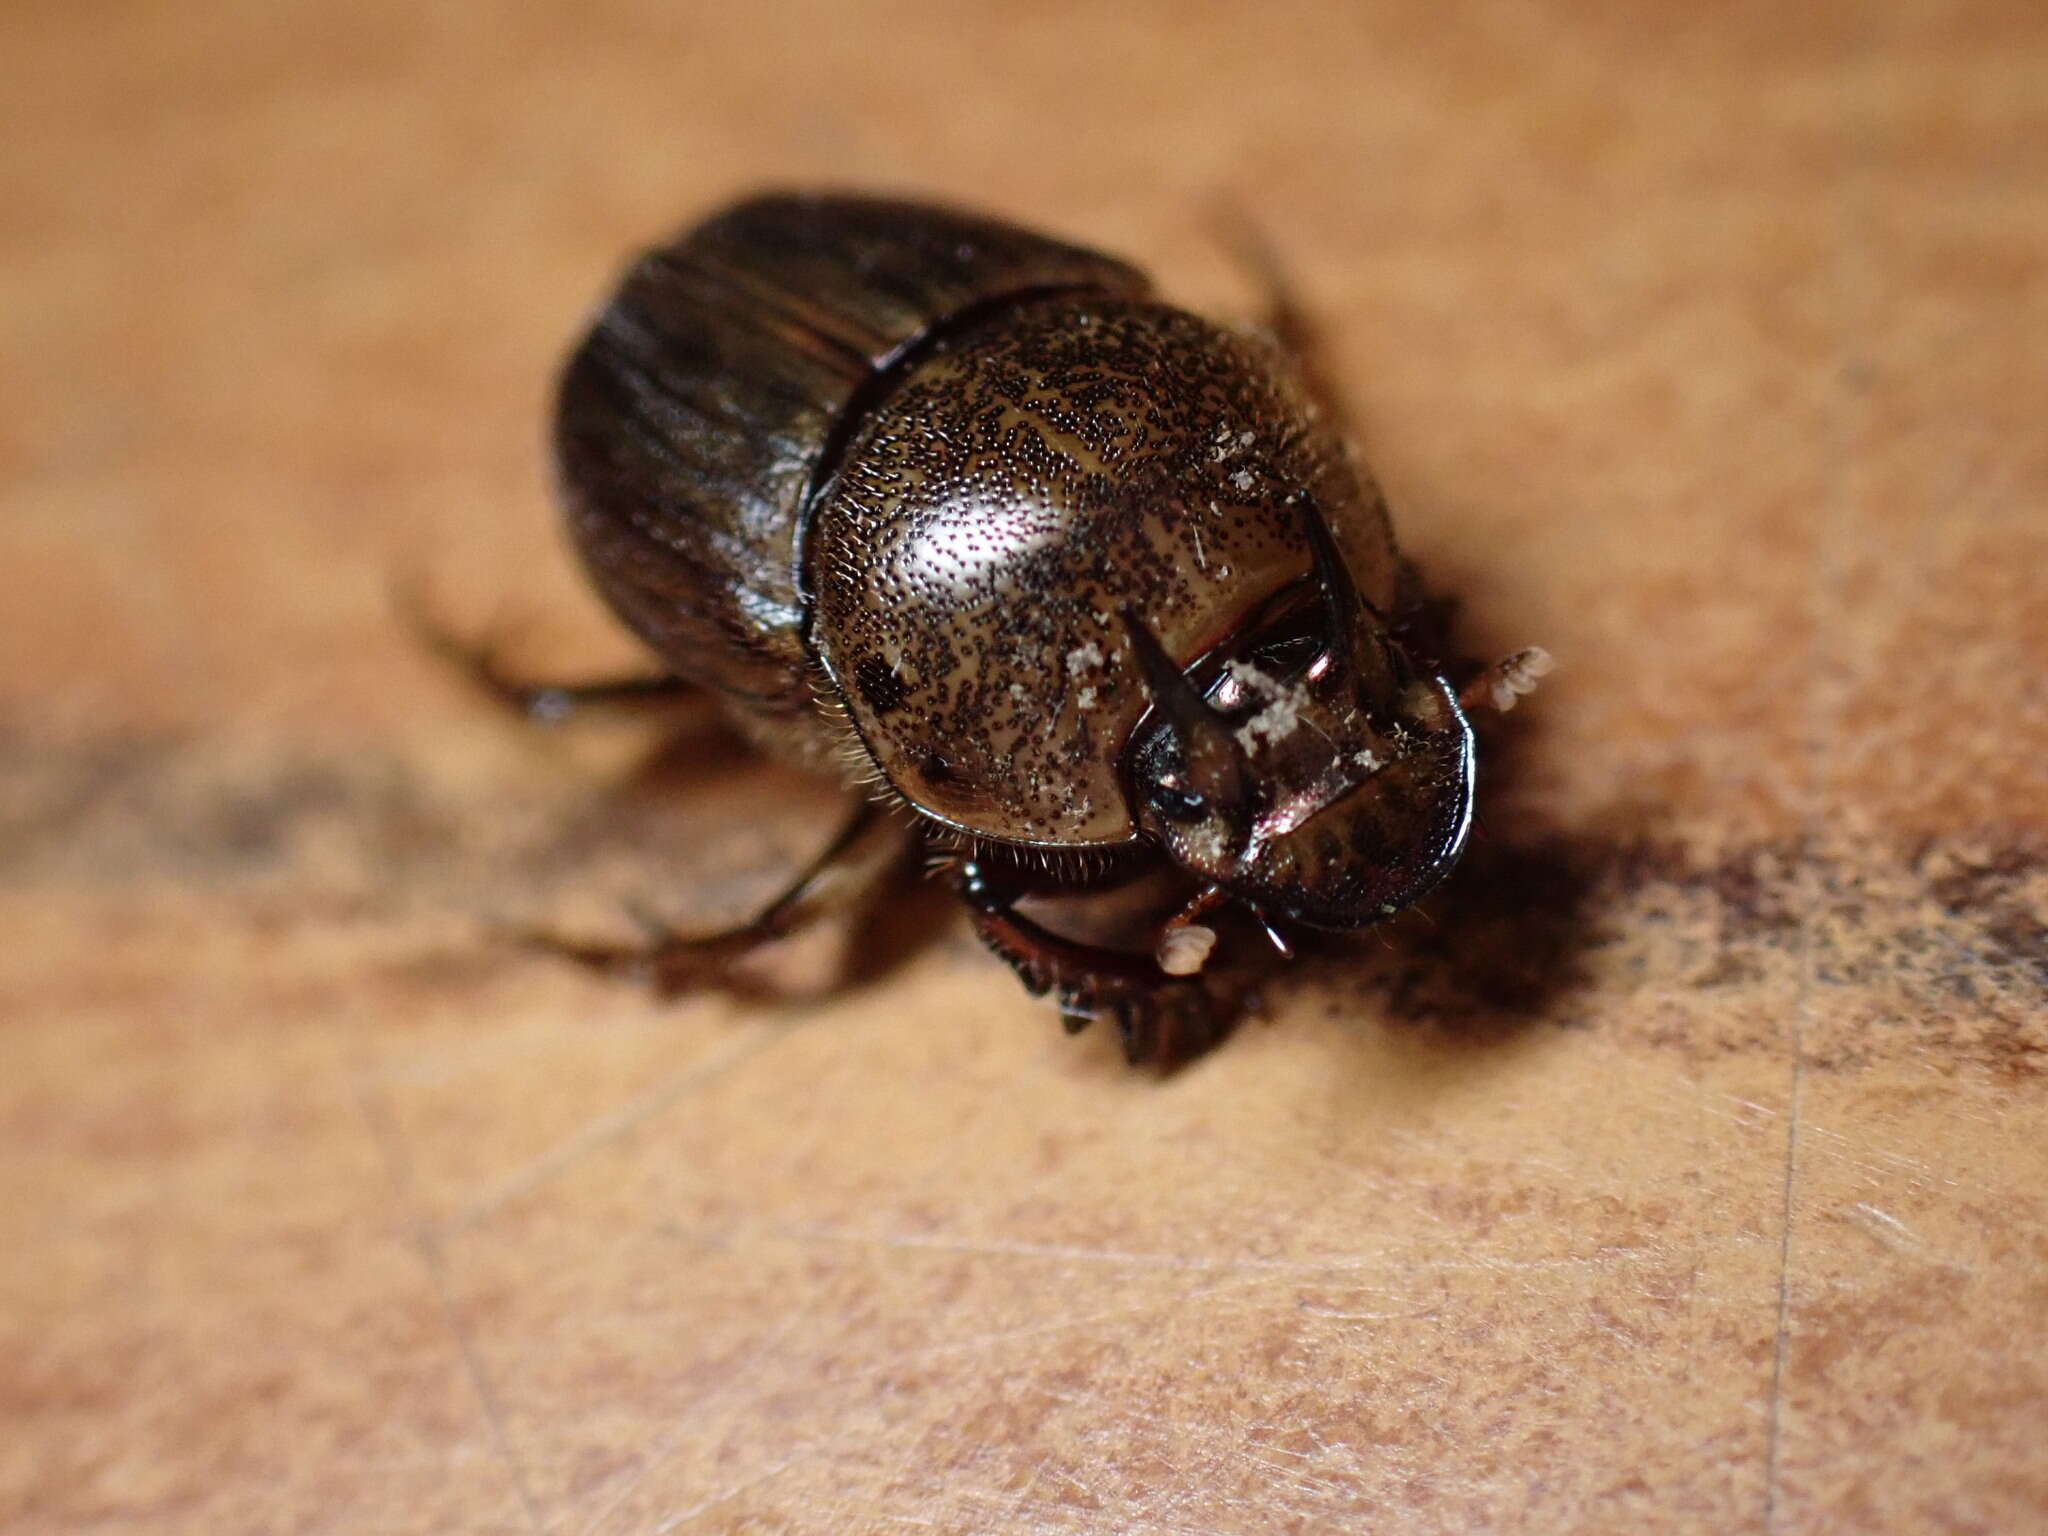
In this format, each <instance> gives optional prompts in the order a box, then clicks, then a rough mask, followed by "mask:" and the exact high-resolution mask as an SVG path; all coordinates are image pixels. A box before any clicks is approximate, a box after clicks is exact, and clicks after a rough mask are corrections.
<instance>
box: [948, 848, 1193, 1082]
mask: <svg viewBox="0 0 2048 1536" xmlns="http://www.w3.org/2000/svg"><path fill="white" fill-rule="evenodd" d="M959 888H960V894H961V896H962V898H963V899H964V900H965V901H966V902H967V905H968V908H969V910H970V912H971V913H972V915H973V920H974V931H975V934H976V935H977V936H978V937H979V938H980V939H981V942H982V943H983V944H985V945H987V946H988V947H989V949H990V950H992V951H993V952H994V953H995V954H997V955H999V956H1000V957H1001V958H1002V959H1003V960H1004V961H1005V962H1006V963H1007V964H1008V965H1009V967H1010V969H1012V970H1013V971H1015V972H1016V973H1017V979H1018V980H1020V981H1021V982H1023V983H1024V989H1025V991H1027V992H1029V993H1030V994H1031V995H1032V996H1033V997H1042V996H1044V995H1045V994H1046V993H1048V992H1050V993H1052V994H1053V996H1054V997H1055V999H1056V1000H1057V1001H1058V1003H1059V1009H1060V1023H1061V1025H1062V1026H1063V1027H1064V1028H1065V1029H1066V1031H1067V1033H1068V1034H1070V1035H1072V1034H1078V1033H1080V1031H1082V1030H1083V1029H1085V1028H1087V1027H1088V1025H1089V1023H1090V1022H1091V1021H1092V1020H1094V1019H1096V1018H1099V1017H1102V1016H1104V1015H1107V1016H1108V1017H1109V1018H1110V1019H1112V1020H1113V1021H1114V1022H1115V1024H1116V1031H1117V1038H1118V1040H1119V1041H1120V1042H1121V1043H1122V1045H1123V1051H1124V1058H1125V1059H1126V1060H1127V1061H1129V1062H1131V1063H1132V1064H1133V1065H1136V1064H1138V1063H1140V1062H1147V1061H1149V1062H1155V1063H1157V1064H1158V1065H1160V1066H1172V1065H1174V1064H1176V1063H1178V1062H1182V1061H1186V1060H1188V1059H1189V1058H1190V1057H1193V1056H1198V1055H1200V1054H1201V1053H1202V1052H1203V1051H1205V1050H1207V1049H1208V1048H1209V1047H1210V1046H1212V1045H1214V1044H1215V1043H1216V1042H1217V1041H1218V1040H1219V1039H1221V1038H1222V1037H1223V1034H1224V1032H1225V1030H1226V1029H1227V1028H1228V1027H1229V1022H1230V1021H1229V1018H1228V1017H1227V1015H1226V1014H1225V1013H1224V1012H1223V1011H1222V1010H1221V1009H1219V1008H1218V1007H1217V1006H1216V1002H1215V999H1213V998H1212V997H1211V996H1210V995H1209V993H1208V991H1207V990H1206V989H1205V988H1204V987H1203V986H1202V984H1201V983H1200V982H1198V981H1196V980H1194V979H1193V978H1191V977H1188V978H1183V977H1176V976H1169V975H1167V974H1166V973H1165V972H1163V971H1162V970H1160V968H1159V966H1158V964H1157V963H1156V962H1155V961H1154V960H1153V958H1152V957H1151V956H1150V955H1138V954H1132V953H1130V952H1128V951H1125V950H1119V949H1109V948H1105V947H1104V946H1102V945H1098V944H1088V943H1084V942H1083V941H1081V940H1079V939H1070V938H1067V937H1065V936H1063V935H1061V934H1056V933H1054V932H1052V931H1051V930H1050V929H1047V928H1044V927H1042V926H1040V925H1039V924H1037V923H1035V922H1033V921H1032V920H1031V919H1030V918H1028V917H1024V916H1022V915H1021V914H1019V913H1018V912H1017V911H1016V910H1015V909H1014V908H1013V906H1012V905H1011V903H1012V902H1013V901H1014V900H1015V899H1016V897H1015V893H1013V892H1009V891H1005V890H1002V889H1000V888H997V887H995V886H994V885H993V884H992V882H990V881H989V880H988V879H987V877H986V875H985V874H984V872H983V871H982V870H981V869H980V868H979V867H978V866H976V865H975V864H974V863H972V862H969V863H967V864H964V865H962V866H961V870H960V877H959Z"/></svg>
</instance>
